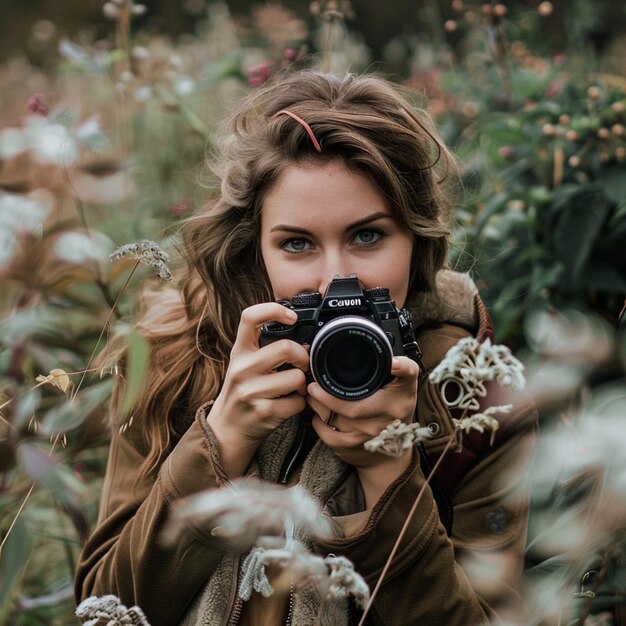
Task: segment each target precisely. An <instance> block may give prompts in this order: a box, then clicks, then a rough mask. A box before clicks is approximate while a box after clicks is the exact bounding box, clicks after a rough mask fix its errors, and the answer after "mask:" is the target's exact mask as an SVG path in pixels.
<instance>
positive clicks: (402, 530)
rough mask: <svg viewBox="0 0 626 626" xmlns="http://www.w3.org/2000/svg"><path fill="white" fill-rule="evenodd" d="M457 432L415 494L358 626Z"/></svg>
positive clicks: (370, 605)
mask: <svg viewBox="0 0 626 626" xmlns="http://www.w3.org/2000/svg"><path fill="white" fill-rule="evenodd" d="M457 432H458V428H456V429H455V430H453V431H452V433H451V435H450V439H449V440H448V443H447V444H446V447H445V448H444V449H443V452H442V453H441V455H440V456H439V458H438V459H437V462H436V463H435V465H434V466H433V469H432V471H431V472H430V474H429V475H428V478H426V480H425V481H424V484H423V485H422V488H421V489H420V490H419V493H418V494H417V496H416V498H415V502H413V506H412V507H411V510H410V511H409V513H408V515H407V516H406V520H405V521H404V525H403V526H402V528H401V530H400V533H399V534H398V538H397V539H396V542H395V544H394V545H393V548H392V549H391V553H390V554H389V558H388V559H387V562H386V563H385V566H384V567H383V571H382V572H381V574H380V577H379V578H378V582H377V583H376V587H374V591H372V595H371V596H370V599H369V602H368V603H367V606H366V607H365V610H364V611H363V615H362V616H361V621H360V622H359V625H358V626H364V624H365V618H366V617H367V614H368V613H369V611H370V609H371V607H372V605H373V604H374V599H375V598H376V595H377V594H378V591H379V590H380V588H381V587H382V584H383V581H384V579H385V576H386V575H387V572H388V571H389V568H390V567H391V563H392V561H393V559H394V557H395V556H396V552H397V551H398V549H399V548H400V543H401V542H402V539H403V538H404V535H405V534H406V531H407V530H408V528H409V524H410V522H411V519H412V517H413V515H414V514H415V511H416V510H417V505H418V504H419V502H420V500H421V499H422V495H423V494H424V492H425V491H426V487H427V486H428V485H429V483H430V479H431V478H432V477H433V475H434V473H435V472H436V471H437V468H438V467H439V465H440V464H441V462H442V461H443V458H444V457H445V455H446V453H447V452H448V450H449V449H450V447H451V446H452V444H453V443H454V442H455V441H456V438H457V437H456V436H457Z"/></svg>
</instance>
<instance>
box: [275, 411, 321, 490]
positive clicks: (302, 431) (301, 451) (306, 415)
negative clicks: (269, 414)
mask: <svg viewBox="0 0 626 626" xmlns="http://www.w3.org/2000/svg"><path fill="white" fill-rule="evenodd" d="M312 416H313V414H312V411H307V409H305V410H304V411H303V412H302V414H301V415H300V416H299V417H297V418H296V420H297V430H296V435H295V437H294V440H293V443H292V444H291V447H290V448H289V451H288V452H287V454H286V455H285V460H284V461H283V464H282V466H281V468H280V472H279V474H278V478H277V479H276V482H277V483H278V484H280V485H286V484H287V482H288V481H289V477H290V476H291V473H292V471H293V470H294V468H295V467H296V465H297V463H298V462H299V461H302V460H304V457H305V456H306V455H307V454H308V453H309V451H310V450H311V448H312V447H313V444H314V443H315V441H316V440H317V435H316V433H315V431H314V430H313V426H312V425H311V418H312Z"/></svg>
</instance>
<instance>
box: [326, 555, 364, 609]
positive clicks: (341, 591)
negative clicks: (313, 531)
mask: <svg viewBox="0 0 626 626" xmlns="http://www.w3.org/2000/svg"><path fill="white" fill-rule="evenodd" d="M324 562H325V563H326V565H328V567H329V568H330V586H329V589H328V598H329V599H331V600H341V599H343V598H347V597H350V596H351V597H353V598H354V601H355V602H356V603H357V605H358V606H359V607H361V608H362V609H364V608H365V607H366V606H367V603H368V601H369V598H370V590H369V587H368V586H367V583H366V582H365V580H364V579H363V577H362V576H361V575H360V574H359V573H358V572H356V571H355V570H354V565H353V564H352V561H350V560H349V559H347V558H346V557H345V556H334V555H329V556H327V557H326V558H325V559H324Z"/></svg>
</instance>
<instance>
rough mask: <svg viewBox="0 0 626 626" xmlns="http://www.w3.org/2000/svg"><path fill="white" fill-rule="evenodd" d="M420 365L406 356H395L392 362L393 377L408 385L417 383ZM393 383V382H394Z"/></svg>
mask: <svg viewBox="0 0 626 626" xmlns="http://www.w3.org/2000/svg"><path fill="white" fill-rule="evenodd" d="M419 373H420V368H419V365H418V364H417V363H416V362H415V361H413V360H412V359H409V357H406V356H394V357H393V360H392V361H391V375H392V376H395V377H396V378H397V379H400V380H402V381H406V382H407V383H413V382H415V383H417V379H418V377H419ZM392 382H393V381H392Z"/></svg>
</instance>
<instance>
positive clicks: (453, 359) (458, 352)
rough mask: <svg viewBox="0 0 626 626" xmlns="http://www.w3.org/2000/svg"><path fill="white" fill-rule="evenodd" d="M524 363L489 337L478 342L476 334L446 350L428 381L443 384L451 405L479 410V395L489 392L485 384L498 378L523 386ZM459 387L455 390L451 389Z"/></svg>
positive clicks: (483, 395)
mask: <svg viewBox="0 0 626 626" xmlns="http://www.w3.org/2000/svg"><path fill="white" fill-rule="evenodd" d="M523 371H524V366H523V365H522V363H521V362H520V361H518V360H517V359H516V358H515V357H514V356H513V355H512V354H511V351H510V350H509V349H508V348H507V347H506V346H502V345H493V344H492V343H491V340H490V339H487V340H485V341H484V342H483V343H479V341H478V340H477V339H474V338H473V337H466V338H464V339H461V340H460V341H459V342H458V343H457V344H456V345H454V346H452V348H450V350H448V352H447V353H446V356H445V357H444V358H443V360H442V361H441V363H439V365H438V366H437V367H436V368H435V369H434V370H433V371H432V373H431V374H430V377H429V380H430V382H431V383H439V384H440V385H441V394H442V397H443V400H444V402H445V403H446V404H447V405H448V406H449V407H455V408H460V409H471V410H474V411H476V410H478V409H479V407H480V405H479V402H478V399H477V398H484V397H485V396H486V395H487V389H486V387H485V383H486V382H488V381H492V380H496V381H497V382H498V383H500V384H501V385H503V386H512V387H515V388H516V389H523V388H524V386H525V384H526V381H525V379H524V374H523ZM455 387H456V393H455V394H454V395H450V392H451V391H452V390H453V389H454V388H455Z"/></svg>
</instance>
